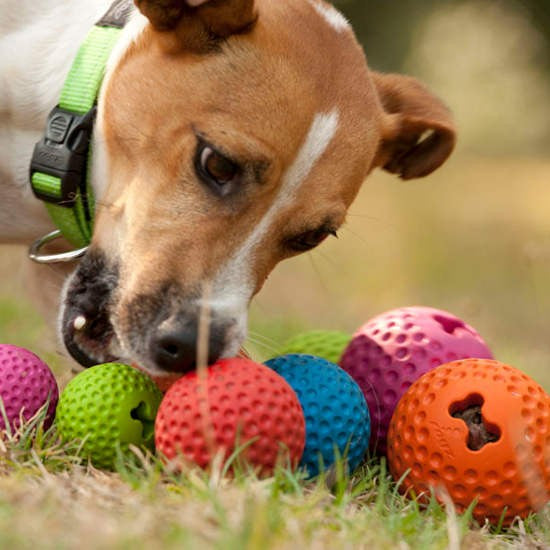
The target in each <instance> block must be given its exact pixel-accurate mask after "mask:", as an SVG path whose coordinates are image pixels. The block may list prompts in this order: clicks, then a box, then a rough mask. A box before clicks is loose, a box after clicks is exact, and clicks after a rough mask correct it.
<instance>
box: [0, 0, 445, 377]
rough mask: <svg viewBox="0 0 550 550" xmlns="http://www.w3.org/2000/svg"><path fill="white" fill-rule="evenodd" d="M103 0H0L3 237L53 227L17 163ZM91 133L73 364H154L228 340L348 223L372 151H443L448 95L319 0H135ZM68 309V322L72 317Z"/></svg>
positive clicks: (154, 367) (224, 349) (225, 351)
mask: <svg viewBox="0 0 550 550" xmlns="http://www.w3.org/2000/svg"><path fill="white" fill-rule="evenodd" d="M109 4H110V0H93V1H90V0H71V1H70V2H67V1H66V0H43V1H42V2H39V3H36V2H34V1H31V0H0V242H11V243H29V242H31V241H32V240H33V239H35V238H36V237H38V236H40V235H42V234H43V233H45V232H47V231H49V230H51V229H52V227H51V222H50V221H49V220H48V218H47V216H46V214H45V212H44V209H43V206H42V205H41V204H40V203H39V202H38V201H37V200H36V199H34V198H33V197H32V195H31V192H30V188H29V183H28V176H27V173H28V172H27V171H28V164H29V158H30V155H31V152H32V148H33V144H34V143H35V142H36V141H37V140H38V139H39V136H40V133H41V131H42V129H43V125H44V122H45V118H46V115H47V113H48V112H49V110H50V109H51V108H52V107H53V106H54V105H55V104H56V102H57V100H58V96H59V93H60V89H61V86H62V83H63V80H64V78H65V76H66V73H67V70H68V67H69V66H70V63H71V61H72V59H73V57H74V55H75V53H76V51H77V49H78V46H79V44H80V42H81V40H82V37H83V36H84V35H85V33H86V32H87V31H88V29H89V28H90V27H91V26H92V25H93V23H94V22H95V21H96V20H97V19H98V18H99V17H100V16H101V15H102V14H103V12H105V11H106V9H107V7H108V6H109ZM136 4H137V9H135V13H133V15H132V16H131V20H130V22H129V23H128V25H127V26H126V28H125V29H124V30H123V34H122V38H121V40H120V42H119V44H118V45H117V46H116V48H115V51H114V52H113V54H112V55H111V58H110V60H109V63H108V67H107V75H106V78H105V81H104V83H103V86H102V89H101V94H100V97H99V109H98V117H97V124H96V129H95V134H94V140H93V142H94V143H93V147H94V164H93V186H94V190H95V195H96V199H97V204H98V207H97V215H96V221H95V229H94V235H93V241H92V243H91V246H90V248H89V251H88V253H87V254H86V256H85V257H84V258H83V259H82V260H81V261H80V263H79V264H78V265H77V266H76V269H75V270H74V272H73V273H72V275H70V277H69V278H68V279H67V282H66V284H65V286H64V289H63V291H62V295H61V306H60V323H59V325H60V331H61V334H62V337H63V340H64V342H65V345H66V347H67V348H68V350H69V351H70V352H71V354H72V355H73V357H74V358H75V359H77V360H78V361H79V362H80V363H81V364H83V365H86V366H87V365H91V364H95V363H100V362H103V361H107V360H110V359H114V358H117V359H122V360H125V361H128V362H131V363H136V364H139V365H141V366H142V367H143V368H145V369H146V370H148V371H149V372H151V373H152V374H156V375H158V374H162V373H166V372H184V371H186V370H189V369H192V368H194V361H195V346H196V340H197V332H198V317H199V312H200V311H201V308H205V307H206V308H208V310H209V311H210V315H211V322H210V330H209V333H210V339H209V342H208V343H209V355H210V356H209V359H210V360H215V359H217V358H219V357H226V356H232V355H235V354H236V353H237V352H238V350H239V347H240V345H241V343H242V342H243V340H244V338H245V336H246V325H247V309H248V306H249V303H250V301H251V299H252V297H253V296H254V295H255V294H256V293H257V292H258V291H259V290H260V288H261V287H262V285H263V283H264V281H265V280H266V278H267V276H268V275H269V273H270V272H271V270H272V269H273V268H274V266H275V265H276V264H277V263H278V262H279V261H281V260H284V259H285V258H288V257H290V256H293V255H295V254H297V253H299V252H301V251H304V250H306V249H308V248H310V247H313V246H315V245H316V244H318V243H320V242H321V241H322V240H323V239H324V238H325V237H326V236H329V235H330V234H333V233H335V232H336V231H337V230H338V228H339V227H340V226H341V225H342V224H343V223H344V220H345V218H346V212H347V210H348V207H349V206H350V204H351V203H352V201H353V200H354V198H355V196H356V195H357V193H358V191H359V188H360V186H361V184H362V183H363V181H364V180H365V178H366V177H367V175H368V174H369V173H370V172H371V171H372V170H373V169H375V168H376V167H382V168H384V169H386V170H388V171H390V172H393V173H396V174H397V175H399V176H400V177H402V178H404V179H409V178H415V177H421V176H425V175H427V174H429V173H431V172H432V171H433V170H435V169H436V168H438V167H439V166H440V165H441V164H442V163H443V162H444V161H445V160H446V159H447V157H448V156H449V154H450V153H451V151H452V149H453V146H454V141H455V133H454V126H453V122H452V119H451V116H450V114H449V112H448V110H447V108H446V107H445V106H444V105H443V104H442V102H441V101H440V100H439V99H437V98H436V97H434V96H433V95H432V94H431V93H430V92H429V91H428V90H427V89H426V88H425V87H424V86H423V85H421V84H420V83H419V82H417V81H416V80H414V79H413V78H410V77H405V76H399V75H383V74H379V73H376V72H374V71H372V70H370V69H369V68H368V66H367V63H366V60H365V56H364V54H363V51H362V49H361V47H360V46H359V44H358V43H357V41H356V39H355V37H354V34H353V31H352V29H351V27H350V25H349V24H348V22H347V21H346V20H345V18H344V17H343V16H342V15H341V14H340V13H339V12H338V11H337V10H336V9H335V8H334V7H332V6H331V5H329V4H327V3H325V2H323V1H322V0H255V1H254V0H187V1H184V0H136ZM75 320H77V322H75Z"/></svg>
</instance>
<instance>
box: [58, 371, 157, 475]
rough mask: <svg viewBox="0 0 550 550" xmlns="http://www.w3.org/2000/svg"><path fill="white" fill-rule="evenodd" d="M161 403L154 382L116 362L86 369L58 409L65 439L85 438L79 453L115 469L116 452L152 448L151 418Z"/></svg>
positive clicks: (68, 391) (66, 393)
mask: <svg viewBox="0 0 550 550" xmlns="http://www.w3.org/2000/svg"><path fill="white" fill-rule="evenodd" d="M161 399H162V394H161V392H160V390H159V389H158V388H157V387H156V385H155V383H154V382H153V381H152V380H151V379H150V378H149V377H148V376H146V375H145V374H143V373H141V372H139V371H138V370H136V369H134V368H132V367H130V366H128V365H122V364H120V363H106V364H104V365H98V366H96V367H92V368H90V369H87V370H85V371H83V372H81V373H80V374H78V375H77V376H76V377H75V378H73V379H72V380H71V381H70V382H69V383H68V384H67V386H66V388H65V390H64V391H63V393H62V394H61V397H60V399H59V405H58V407H57V427H58V430H59V433H60V435H61V437H62V439H64V440H65V441H70V440H73V439H80V440H84V439H85V438H86V439H85V442H84V445H83V454H84V455H85V456H88V457H89V458H90V460H91V461H92V463H93V464H94V465H95V466H96V467H98V468H105V469H110V468H112V467H113V465H114V461H115V458H116V456H117V449H118V448H120V449H121V451H122V452H126V451H127V449H128V445H129V444H133V445H136V446H144V447H149V448H152V447H153V441H154V434H153V427H154V420H155V415H156V412H157V409H158V407H159V404H160V402H161Z"/></svg>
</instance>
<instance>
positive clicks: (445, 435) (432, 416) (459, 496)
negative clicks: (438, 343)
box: [388, 359, 550, 525]
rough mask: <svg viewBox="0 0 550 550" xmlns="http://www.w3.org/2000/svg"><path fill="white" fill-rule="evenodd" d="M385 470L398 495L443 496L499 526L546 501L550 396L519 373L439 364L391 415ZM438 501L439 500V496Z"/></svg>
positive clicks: (490, 364)
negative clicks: (473, 504) (444, 493)
mask: <svg viewBox="0 0 550 550" xmlns="http://www.w3.org/2000/svg"><path fill="white" fill-rule="evenodd" d="M388 463H389V467H390V471H391V473H392V475H393V477H394V479H395V480H399V479H401V478H402V477H403V476H404V475H405V473H406V472H407V470H409V469H410V472H409V473H408V474H407V475H406V477H405V478H404V481H403V483H402V485H401V487H400V489H401V491H402V492H407V493H408V494H411V492H414V494H416V495H421V497H420V498H421V500H423V501H426V500H427V499H428V498H429V496H430V494H431V489H433V490H434V491H435V494H436V496H438V492H439V491H440V490H441V489H444V490H446V491H447V492H448V494H449V495H450V497H451V498H452V500H453V501H454V503H455V505H456V507H457V510H458V511H459V512H463V511H464V510H465V509H466V508H467V507H468V506H469V505H470V504H471V502H472V501H473V500H474V499H477V500H478V503H477V505H476V507H475V509H474V517H475V518H476V519H477V520H478V521H480V522H483V521H484V520H485V519H488V520H489V522H491V523H493V524H495V523H498V521H499V520H500V518H501V515H502V514H503V512H504V509H505V508H507V510H506V512H505V514H504V524H506V525H509V524H510V523H511V522H512V520H513V519H514V517H515V516H519V517H521V518H524V517H526V516H527V515H528V514H529V513H530V512H532V511H537V510H540V509H541V508H542V507H543V506H544V505H545V504H546V503H547V502H548V501H549V500H550V396H549V395H548V394H547V393H546V392H545V391H544V390H543V389H542V388H541V387H540V386H539V385H538V384H537V383H536V382H534V381H533V380H532V379H531V378H529V377H528V376H527V375H526V374H524V373H522V372H521V371H519V370H517V369H515V368H513V367H510V366H508V365H504V364H503V363H500V362H498V361H493V360H489V359H465V360H463V361H454V362H452V363H447V364H445V365H442V366H440V367H438V368H436V369H434V370H433V371H431V372H429V373H427V374H425V375H424V376H422V377H421V378H420V379H419V380H417V381H416V382H415V383H414V384H413V385H412V386H411V387H410V388H409V390H408V391H407V393H406V394H405V395H404V396H403V397H402V399H401V400H400V401H399V404H398V405H397V408H396V409H395V412H394V414H393V416H392V420H391V423H390V427H389V432H388ZM438 498H439V497H438ZM439 500H441V499H440V498H439Z"/></svg>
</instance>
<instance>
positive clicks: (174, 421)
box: [155, 358, 305, 475]
mask: <svg viewBox="0 0 550 550" xmlns="http://www.w3.org/2000/svg"><path fill="white" fill-rule="evenodd" d="M250 440H253V441H252V442H251V443H250V444H248V445H246V444H247V442H249V441H250ZM155 443H156V446H157V449H158V450H159V451H160V452H161V453H162V454H164V456H165V457H166V458H168V459H170V460H174V461H175V463H176V464H178V465H180V466H181V465H182V464H184V463H186V462H189V463H195V464H197V465H199V466H201V467H202V468H206V467H208V466H209V465H210V464H211V462H212V460H213V459H214V457H215V456H216V455H217V454H218V453H221V454H222V456H223V458H224V460H225V459H227V458H228V457H229V456H230V455H231V453H232V452H233V451H234V450H235V448H240V447H241V446H243V445H245V449H244V450H243V451H242V453H241V454H240V455H239V456H240V457H241V458H242V459H244V460H245V461H246V462H248V463H249V464H250V465H252V466H253V467H255V468H256V469H257V470H258V471H259V473H260V474H261V475H270V474H271V473H272V472H273V469H274V467H275V466H276V464H277V463H278V461H280V460H283V461H284V462H283V463H286V461H289V462H290V464H291V465H292V466H293V467H296V465H297V464H298V462H299V461H300V459H301V457H302V453H303V450H304V445H305V420H304V414H303V411H302V407H301V405H300V402H299V401H298V397H297V396H296V394H295V393H294V390H292V388H291V387H290V386H289V385H288V384H287V382H286V381H285V380H284V379H283V378H282V377H281V376H279V375H278V374H277V373H276V372H274V371H273V370H271V369H269V368H268V367H266V366H264V365H260V364H258V363H255V362H254V361H251V360H249V359H243V358H234V359H222V360H221V361H218V362H217V363H216V364H214V365H212V366H211V367H209V368H208V369H206V370H205V371H204V373H199V372H192V373H189V374H187V375H185V376H183V377H182V378H180V379H179V380H178V381H177V382H175V383H174V384H173V385H172V387H171V388H170V389H169V390H168V392H167V393H166V395H165V397H164V399H163V401H162V403H161V405H160V408H159V411H158V415H157V419H156V422H155Z"/></svg>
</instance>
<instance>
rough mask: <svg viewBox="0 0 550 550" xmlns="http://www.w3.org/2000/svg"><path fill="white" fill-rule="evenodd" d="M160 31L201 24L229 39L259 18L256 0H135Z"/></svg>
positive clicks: (210, 31)
mask: <svg viewBox="0 0 550 550" xmlns="http://www.w3.org/2000/svg"><path fill="white" fill-rule="evenodd" d="M134 1H135V4H136V6H137V7H138V9H139V10H140V11H141V13H143V15H145V17H147V18H148V19H149V21H150V22H151V24H152V25H153V27H154V28H155V29H156V30H158V31H170V30H177V28H178V27H180V26H183V27H185V28H186V29H188V28H193V30H194V31H197V30H198V29H197V27H201V31H202V32H206V33H207V34H208V35H209V36H210V37H211V38H227V37H228V36H231V35H232V34H236V33H239V32H243V31H245V30H248V29H249V28H250V27H251V26H252V25H253V24H254V22H255V21H256V13H255V10H254V0H134Z"/></svg>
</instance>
